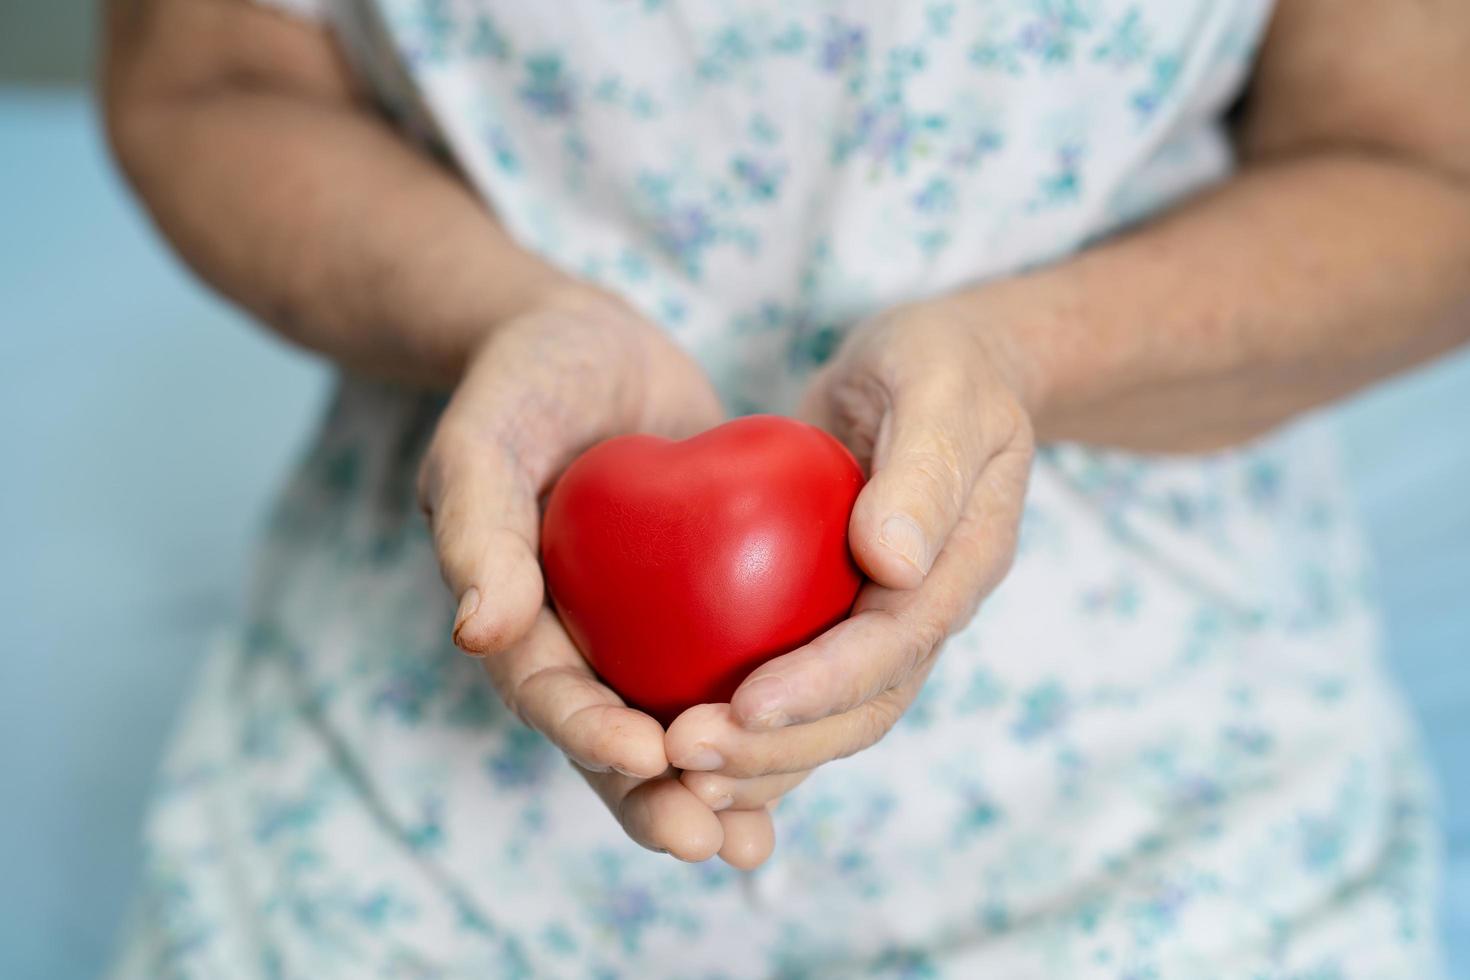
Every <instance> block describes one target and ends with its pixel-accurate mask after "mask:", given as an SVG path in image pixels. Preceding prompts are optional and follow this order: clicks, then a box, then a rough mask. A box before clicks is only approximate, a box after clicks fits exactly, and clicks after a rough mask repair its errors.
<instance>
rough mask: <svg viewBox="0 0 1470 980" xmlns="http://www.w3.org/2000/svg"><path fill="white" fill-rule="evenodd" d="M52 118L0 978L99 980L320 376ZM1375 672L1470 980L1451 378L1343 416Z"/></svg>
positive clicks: (2, 332) (1, 613)
mask: <svg viewBox="0 0 1470 980" xmlns="http://www.w3.org/2000/svg"><path fill="white" fill-rule="evenodd" d="M89 113H90V109H89V107H88V105H87V104H86V102H85V101H84V100H83V99H82V98H80V97H78V96H75V95H50V96H47V95H38V94H30V95H25V94H21V93H19V92H17V91H13V90H12V91H11V92H9V93H8V94H7V93H6V92H5V91H4V90H0V420H3V424H0V461H3V462H0V541H3V542H4V547H5V549H6V551H5V552H4V553H3V557H0V773H3V774H4V778H5V783H4V794H5V800H6V805H5V806H4V807H3V808H0V868H3V869H4V870H5V877H4V881H3V885H0V976H4V977H47V978H71V977H78V978H81V977H90V976H93V975H95V974H96V972H97V970H98V969H99V967H100V965H101V964H102V963H103V962H104V960H105V959H106V957H107V954H108V951H109V949H110V944H111V942H112V939H113V936H114V934H115V930H116V927H117V923H118V921H119V918H120V916H121V915H122V914H123V911H124V908H125V904H126V898H127V895H128V891H129V889H130V887H131V883H132V880H133V876H134V874H135V863H136V850H135V840H136V835H137V832H138V821H139V818H140V816H141V813H142V807H143V801H144V797H145V794H146V791H147V782H148V778H149V774H150V772H151V770H152V767H153V766H154V764H155V761H156V758H157V755H158V752H159V749H160V747H161V745H162V743H163V739H164V736H165V733H166V730H167V728H168V725H169V719H170V713H171V712H172V711H173V709H174V707H175V704H176V702H177V699H178V697H179V695H180V692H181V690H182V689H183V687H184V685H185V684H186V683H187V682H188V679H189V676H190V674H191V672H192V671H193V669H194V666H195V664H196V663H197V662H198V660H199V657H200V655H201V652H202V651H203V650H204V648H205V645H206V643H207V642H208V638H209V636H210V633H211V631H212V630H214V629H216V628H217V627H218V626H219V625H220V624H221V623H223V622H225V621H226V620H227V619H228V618H229V616H230V615H231V613H232V611H233V610H234V609H235V603H236V601H237V595H238V588H239V579H240V576H241V574H242V572H243V568H244V564H245V560H246V555H247V550H248V542H249V538H250V533H251V529H252V528H253V527H254V525H255V522H256V520H257V519H258V518H259V516H260V513H261V508H262V507H263V506H264V504H265V501H266V499H267V496H268V494H269V492H270V490H271V488H272V487H273V486H274V485H275V484H276V483H277V482H278V481H279V479H280V477H281V474H282V472H283V470H284V468H285V466H286V465H287V463H288V461H289V458H290V457H291V455H292V454H293V452H294V451H295V450H296V447H297V446H299V444H300V440H301V438H302V436H303V434H304V432H305V431H306V429H307V427H308V425H309V423H310V420H311V418H312V416H313V414H314V412H315V411H316V410H317V407H318V405H319V403H320V399H321V396H322V393H323V389H324V382H325V377H324V373H323V371H322V370H321V369H320V367H319V366H318V365H316V364H314V363H312V362H310V361H308V360H306V359H304V358H302V357H300V356H299V355H296V354H293V353H290V352H288V351H286V350H285V349H284V348H282V347H280V346H279V345H277V344H275V343H274V342H272V341H270V340H268V339H267V338H265V337H264V336H262V335H260V334H259V333H257V332H255V331H254V330H253V328H251V327H250V326H249V325H247V324H246V323H244V322H243V320H242V318H241V317H239V316H237V315H236V314H234V313H232V312H231V311H229V310H227V309H225V308H223V307H222V306H221V305H220V304H219V303H218V302H217V301H215V300H213V299H211V298H209V297H208V296H206V295H205V294H204V293H203V292H202V291H201V290H200V289H199V287H197V286H196V285H194V284H193V283H192V282H191V281H190V280H189V279H188V278H187V277H186V276H185V275H184V274H183V273H182V272H181V270H180V269H179V268H178V267H177V266H176V265H175V263H174V262H173V261H172V260H171V259H170V258H168V257H167V255H166V253H165V252H164V251H163V250H162V248H161V247H160V245H159V244H158V242H157V240H156V238H155V237H154V236H153V235H152V234H151V233H150V232H149V230H148V229H147V227H146V225H145V223H144V221H143V220H142V218H141V217H140V215H139V214H138V212H137V211H136V209H135V208H134V207H133V206H132V205H131V204H130V203H129V202H128V201H127V200H126V198H125V197H124V195H123V193H122V191H121V189H120V188H119V186H118V184H117V181H116V180H115V179H114V178H113V176H112V175H111V173H110V172H109V170H108V168H107V166H106V164H105V162H104V157H103V154H102V151H101V148H100V146H99V144H98V140H97V138H96V136H95V134H94V132H93V128H92V122H91V119H90V114H89ZM1343 418H1344V423H1345V428H1346V432H1347V435H1348V448H1349V452H1350V458H1351V460H1352V462H1353V465H1354V469H1355V471H1356V474H1357V483H1358V488H1359V491H1360V498H1361V500H1362V504H1363V507H1364V509H1365V512H1366V514H1367V516H1368V518H1369V523H1370V528H1371V532H1372V535H1373V543H1374V546H1375V548H1376V551H1377V553H1378V556H1379V558H1380V559H1381V561H1382V565H1383V572H1384V575H1383V595H1384V598H1385V601H1386V603H1387V607H1388V612H1389V636H1390V641H1391V646H1392V649H1393V656H1394V663H1395V665H1396V666H1397V667H1398V669H1399V672H1400V674H1401V675H1402V676H1403V677H1404V679H1405V682H1406V684H1407V686H1408V688H1409V690H1410V692H1411V694H1412V696H1413V700H1414V702H1415V705H1416V707H1417V708H1418V710H1419V712H1420V716H1421V719H1422V721H1423V724H1424V725H1425V727H1426V729H1427V730H1428V731H1429V732H1430V735H1431V747H1432V750H1433V752H1434V756H1435V761H1436V763H1437V765H1438V767H1439V771H1440V774H1441V778H1442V780H1443V781H1444V782H1445V783H1446V785H1447V788H1448V793H1447V795H1448V804H1449V808H1448V812H1449V823H1448V830H1449V836H1450V839H1451V843H1452V845H1453V861H1454V867H1455V869H1456V870H1455V872H1454V874H1453V876H1452V879H1451V885H1452V891H1451V903H1450V904H1449V906H1448V907H1447V909H1448V911H1447V914H1448V915H1449V916H1450V918H1451V920H1452V923H1451V927H1450V931H1451V932H1453V933H1454V934H1455V935H1456V936H1457V937H1459V938H1457V941H1458V943H1459V947H1458V949H1457V951H1456V952H1457V960H1456V962H1457V963H1458V964H1459V967H1460V970H1461V971H1462V974H1461V975H1470V945H1467V940H1470V780H1466V778H1465V776H1466V774H1467V772H1466V766H1467V763H1466V762H1465V760H1466V759H1467V758H1470V711H1467V708H1470V601H1467V599H1466V596H1465V593H1466V588H1467V585H1470V437H1467V434H1466V430H1467V428H1470V359H1466V358H1460V359H1458V360H1457V361H1454V362H1451V363H1447V364H1445V365H1442V366H1440V367H1439V368H1436V369H1435V370H1433V371H1432V372H1430V373H1426V374H1422V375H1420V376H1417V377H1415V378H1413V379H1411V380H1409V381H1408V382H1406V383H1401V384H1398V385H1395V386H1392V387H1390V388H1388V389H1385V390H1383V391H1381V392H1380V393H1377V394H1375V395H1373V396H1371V397H1370V398H1368V399H1365V400H1360V401H1359V402H1358V403H1356V404H1354V405H1352V406H1351V407H1350V408H1349V409H1348V410H1347V411H1346V412H1345V413H1344V415H1343Z"/></svg>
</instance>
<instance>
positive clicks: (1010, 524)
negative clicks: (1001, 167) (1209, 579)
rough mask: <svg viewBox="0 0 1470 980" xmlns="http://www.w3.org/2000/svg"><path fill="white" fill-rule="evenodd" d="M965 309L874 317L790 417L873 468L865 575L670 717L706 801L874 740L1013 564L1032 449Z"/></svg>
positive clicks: (1018, 395) (1017, 397)
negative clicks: (825, 613) (775, 651)
mask: <svg viewBox="0 0 1470 980" xmlns="http://www.w3.org/2000/svg"><path fill="white" fill-rule="evenodd" d="M975 309H976V308H975V306H973V305H971V306H970V307H969V310H970V311H971V312H969V313H968V314H967V315H964V316H962V315H961V314H960V313H959V308H958V307H956V306H952V305H949V304H948V303H947V302H946V301H935V302H933V303H928V304H923V305H919V306H914V307H909V308H904V309H900V310H897V311H894V312H892V313H889V314H887V315H884V316H882V317H879V318H878V319H876V320H873V321H871V322H869V323H867V324H865V325H863V326H862V327H860V328H858V330H857V331H856V332H855V333H854V334H853V335H852V336H851V337H849V338H848V340H847V342H846V344H845V345H844V346H843V348H842V349H841V351H839V353H838V355H837V357H836V358H835V360H834V361H833V362H832V363H831V364H829V365H828V366H827V367H825V368H824V369H823V370H822V371H821V372H820V373H819V374H818V375H817V376H816V377H815V379H814V380H813V382H812V386H811V388H810V390H809V392H808V394H807V397H806V399H805V402H804V404H803V414H804V415H805V416H806V417H807V418H808V419H809V420H810V421H812V422H814V423H816V424H818V425H820V426H822V427H823V428H825V429H827V430H828V431H830V432H832V433H833V434H835V435H836V436H837V437H838V438H839V439H841V440H843V442H845V443H846V444H847V445H848V447H849V448H851V449H852V450H853V452H854V454H855V455H857V457H858V459H859V461H860V462H863V463H865V464H866V465H868V467H869V470H870V473H871V478H870V480H869V482H868V484H867V486H866V487H865V488H864V489H863V492H862V494H861V495H860V496H859V497H858V501H857V504H856V506H855V507H854V509H853V514H852V521H851V524H850V526H849V531H848V539H849V541H850V543H851V546H852V550H853V554H854V555H855V556H856V557H857V560H858V562H859V563H860V564H861V565H862V567H863V569H864V571H866V572H867V573H868V576H869V577H870V578H871V579H872V582H871V583H869V584H868V585H866V586H864V588H863V590H862V592H861V593H860V594H859V596H858V600H857V604H856V606H855V608H854V611H853V615H852V617H851V618H849V619H847V620H846V621H844V622H842V623H839V624H838V625H837V626H835V627H833V628H832V629H831V630H829V631H827V632H826V633H824V634H823V635H822V636H820V637H818V638H817V639H816V640H814V641H812V642H811V643H809V644H808V645H806V646H804V647H802V648H801V649H799V650H796V651H794V652H792V653H789V654H786V655H785V656H782V657H778V658H776V659H775V660H772V661H770V662H769V663H767V664H765V665H763V666H761V667H760V668H759V669H757V670H756V671H754V672H753V673H752V674H751V675H750V677H748V678H747V679H746V680H745V682H744V683H743V684H741V686H740V688H739V690H737V691H736V692H735V695H734V696H733V697H732V699H731V703H730V704H728V705H724V704H715V705H700V706H697V707H694V708H691V709H689V710H688V711H686V712H685V713H684V714H682V715H681V716H680V717H679V718H677V719H675V721H674V723H673V724H672V725H671V726H670V727H669V731H668V735H667V738H666V743H667V746H668V757H669V760H670V761H671V762H672V763H673V764H674V765H675V766H676V767H678V768H680V769H684V770H687V771H686V772H685V773H684V775H683V777H682V779H683V781H684V783H685V785H686V786H688V787H689V788H690V789H692V790H693V791H694V792H695V793H696V794H698V795H699V796H700V797H701V798H702V799H704V800H705V801H706V802H713V801H715V800H717V799H721V798H726V797H733V798H735V799H737V800H738V801H739V802H740V803H741V804H742V805H746V806H751V805H757V804H759V803H762V802H766V801H767V800H769V799H773V798H775V797H777V796H779V795H781V794H782V793H784V792H786V791H787V790H789V789H790V788H791V787H792V786H794V785H795V784H796V783H798V782H800V780H801V779H802V778H803V776H804V775H805V772H806V771H808V770H810V769H812V768H814V767H816V766H819V765H821V764H822V763H824V762H829V761H831V760H832V759H837V758H841V757H843V756H847V755H851V754H853V753H854V752H858V751H860V750H862V749H864V748H867V747H868V746H870V745H872V744H873V743H874V742H876V741H878V739H880V738H881V737H882V736H883V735H884V734H885V733H886V732H887V731H888V730H889V728H891V727H892V726H893V724H894V722H896V721H897V720H898V718H899V716H900V715H902V714H903V712H904V710H905V709H907V708H908V706H909V704H910V703H912V701H913V699H914V696H915V695H916V694H917V693H918V690H919V687H920V685H922V684H923V682H924V678H925V676H926V675H927V674H928V672H929V669H930V667H931V666H932V664H933V662H934V657H935V655H936V654H937V653H938V651H939V648H940V646H941V644H943V642H944V640H945V639H946V638H947V637H948V636H949V635H950V634H951V633H953V632H954V631H955V630H957V629H959V628H960V627H962V626H963V625H965V623H966V622H968V621H969V619H970V617H971V616H972V615H973V614H974V612H975V610H976V608H977V607H978V605H979V603H980V601H981V600H982V599H983V598H984V597H985V596H986V594H988V593H989V592H990V591H991V590H992V589H994V588H995V586H996V585H997V584H998V583H999V582H1000V580H1001V578H1002V577H1003V576H1004V575H1005V573H1006V571H1007V570H1008V569H1009V567H1010V562H1011V558H1012V555H1013V554H1014V551H1015V546H1016V533H1017V528H1018V525H1019V523H1020V518H1021V509H1022V502H1023V499H1024V497H1025V492H1026V482H1027V477H1028V474H1029V472H1030V467H1031V458H1032V435H1031V424H1030V419H1029V414H1028V412H1027V411H1026V410H1025V409H1024V408H1023V404H1024V402H1025V381H1026V379H1025V377H1024V376H1023V373H1022V371H1021V370H1020V362H1019V360H1018V359H1017V358H1016V357H1015V356H1014V354H1013V352H1012V350H1011V349H1010V348H1009V347H1008V346H1007V344H1006V343H1004V342H1003V340H1002V337H1001V335H1000V334H999V333H998V332H997V333H989V332H987V327H989V326H994V327H996V328H997V329H998V327H999V324H987V323H984V322H977V318H976V316H975V314H974V312H973V311H974V310H975Z"/></svg>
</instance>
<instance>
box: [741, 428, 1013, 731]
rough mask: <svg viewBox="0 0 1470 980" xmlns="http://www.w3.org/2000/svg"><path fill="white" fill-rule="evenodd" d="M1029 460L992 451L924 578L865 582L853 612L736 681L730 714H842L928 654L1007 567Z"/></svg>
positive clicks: (767, 725) (747, 718) (791, 719)
mask: <svg viewBox="0 0 1470 980" xmlns="http://www.w3.org/2000/svg"><path fill="white" fill-rule="evenodd" d="M1029 466H1030V453H1029V449H1027V450H1021V449H1017V450H1015V451H1011V450H1007V451H1004V452H1002V453H1000V454H998V455H996V456H995V457H994V459H993V460H992V462H991V465H990V466H989V467H987V468H986V471H985V473H983V474H982V475H981V477H980V479H979V481H978V482H977V483H976V485H975V487H974V489H973V492H972V493H971V496H970V502H969V505H968V507H967V510H966V514H965V516H964V517H963V518H962V519H961V521H960V523H959V524H957V525H956V526H955V529H954V531H953V532H952V533H951V535H950V537H949V540H948V542H947V543H946V545H945V548H944V551H943V552H942V553H941V554H940V557H939V560H938V561H937V562H936V564H935V566H934V568H933V570H932V571H931V573H930V575H929V577H928V578H927V579H926V580H925V581H924V583H923V585H921V586H920V587H919V588H917V589H913V590H897V589H885V588H881V587H878V586H872V585H870V586H867V587H865V588H864V589H863V591H862V593H861V594H860V595H859V597H858V602H857V605H856V607H855V612H854V614H853V615H852V616H851V617H850V618H849V619H847V620H845V621H843V622H841V623H838V624H837V625H836V626H834V627H832V629H830V630H828V631H827V632H826V633H823V634H822V635H821V636H819V637H817V638H816V639H815V640H813V641H812V642H811V643H809V644H807V645H806V646H804V647H800V648H798V649H796V650H794V651H792V652H791V653H788V654H785V655H784V656H780V657H777V658H775V659H774V660H770V661H768V662H766V663H764V664H762V665H761V666H760V667H758V668H756V669H755V670H754V671H752V672H751V674H750V676H749V677H747V678H746V679H745V680H744V681H743V682H741V685H740V687H739V688H737V689H736V691H735V693H734V695H733V696H732V697H731V698H730V707H731V711H732V713H733V715H734V717H735V718H736V720H737V721H738V722H739V723H740V724H741V725H743V726H744V727H746V728H749V729H753V730H763V729H773V728H780V727H782V726H784V725H790V724H800V723H806V722H813V721H816V720H818V719H820V718H826V717H829V716H832V715H838V714H842V713H845V712H848V711H851V710H853V709H854V708H856V707H858V706H859V705H861V704H863V703H865V702H867V701H869V700H871V699H872V698H875V697H877V696H878V695H880V694H882V693H883V692H885V691H889V690H891V689H893V688H894V687H896V686H898V685H900V684H902V683H903V682H904V680H905V679H906V678H908V677H909V676H910V675H911V674H912V673H913V672H914V671H915V670H916V669H918V668H919V667H920V665H922V664H924V663H925V662H927V661H929V660H930V659H931V658H932V657H933V655H934V654H935V652H936V651H937V650H938V649H939V646H940V644H942V643H943V642H944V640H945V639H946V638H947V637H948V636H949V635H950V634H951V633H953V632H954V631H955V630H957V629H959V628H960V627H961V626H963V625H964V624H965V623H967V622H969V620H970V618H971V617H972V616H973V615H974V613H975V610H976V608H977V607H978V605H979V603H980V600H981V599H983V598H984V597H985V596H986V595H988V594H989V593H990V592H991V590H993V589H994V588H995V586H996V585H998V584H999V583H1000V581H1001V579H1002V578H1004V576H1005V574H1006V572H1007V571H1008V570H1009V569H1010V565H1011V560H1012V558H1013V556H1014V555H1015V549H1016V533H1017V529H1018V526H1019V523H1020V515H1021V509H1022V507H1023V506H1024V501H1025V492H1026V477H1027V472H1028V470H1029Z"/></svg>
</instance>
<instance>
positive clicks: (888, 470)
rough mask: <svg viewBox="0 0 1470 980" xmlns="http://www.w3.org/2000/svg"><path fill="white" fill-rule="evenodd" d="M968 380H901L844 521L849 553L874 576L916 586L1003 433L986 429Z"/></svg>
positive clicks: (1003, 439) (1006, 433)
mask: <svg viewBox="0 0 1470 980" xmlns="http://www.w3.org/2000/svg"><path fill="white" fill-rule="evenodd" d="M978 403H979V399H978V398H977V397H976V393H975V391H974V390H973V385H972V384H971V383H969V382H967V381H965V380H964V379H963V378H960V377H953V378H946V377H942V376H934V377H931V378H929V379H927V380H926V381H925V383H924V384H915V385H907V386H901V387H899V388H898V389H897V390H895V391H894V392H893V394H892V406H891V408H890V409H889V411H888V414H887V415H886V416H885V418H884V420H883V423H882V424H881V425H880V427H879V433H878V440H877V444H876V446H875V447H874V453H873V464H872V477H871V479H869V480H868V483H867V485H866V486H865V487H864V488H863V491H862V493H861V494H860V495H859V496H858V500H857V503H856V504H855V505H854V507H853V511H852V519H851V521H850V522H849V525H848V538H849V540H850V541H851V543H852V550H853V555H854V556H855V557H856V558H857V560H858V563H859V564H860V565H862V566H863V570H864V571H866V572H867V573H868V575H869V577H870V578H872V579H873V581H875V582H877V583H879V584H880V585H884V586H887V587H889V588H894V589H912V588H916V587H917V586H918V585H919V583H921V582H922V581H923V580H924V577H925V576H926V575H928V574H929V572H930V570H931V569H932V568H933V566H934V562H935V561H936V560H937V559H938V557H939V554H940V552H941V551H942V550H943V548H944V543H945V541H947V540H948V538H949V535H950V532H951V531H952V530H953V529H954V527H955V525H956V524H957V523H959V520H960V518H961V517H962V516H963V514H964V511H965V506H966V504H967V503H968V502H969V499H970V491H971V488H972V487H973V485H974V482H975V479H976V477H977V476H978V475H979V473H980V472H981V470H982V469H983V468H984V467H985V466H986V465H987V464H988V463H989V462H990V460H991V458H992V457H993V456H994V455H995V453H996V452H997V451H998V449H999V448H1000V447H1001V446H1003V445H1005V442H1006V440H1008V439H1009V438H1010V435H1011V433H1010V431H999V432H991V431H985V430H986V429H988V428H991V427H992V426H989V425H982V424H981V421H980V419H979V412H978V409H977V405H978Z"/></svg>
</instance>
